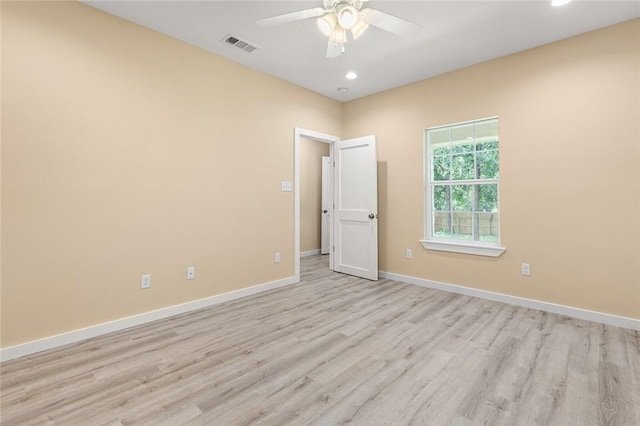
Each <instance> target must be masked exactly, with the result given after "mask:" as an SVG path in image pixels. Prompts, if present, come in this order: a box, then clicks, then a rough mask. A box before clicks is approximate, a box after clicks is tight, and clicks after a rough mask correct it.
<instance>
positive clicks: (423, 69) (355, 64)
mask: <svg viewBox="0 0 640 426" xmlns="http://www.w3.org/2000/svg"><path fill="white" fill-rule="evenodd" d="M84 3H86V4H88V5H91V6H93V7H96V8H98V9H101V10H103V11H105V12H108V13H110V14H113V15H116V16H119V17H122V18H124V19H127V20H129V21H132V22H135V23H137V24H140V25H143V26H145V27H148V28H151V29H154V30H156V31H159V32H161V33H164V34H167V35H169V36H171V37H174V38H176V39H179V40H182V41H184V42H186V43H189V44H192V45H194V46H198V47H200V48H202V49H205V50H207V51H209V52H212V53H215V54H217V55H220V56H223V57H225V58H228V59H230V60H232V61H234V62H237V63H240V64H242V65H245V66H247V67H249V68H253V69H255V70H259V71H262V72H265V73H267V74H270V75H273V76H276V77H279V78H281V79H283V80H287V81H290V82H292V83H295V84H297V85H299V86H302V87H306V88H308V89H310V90H313V91H315V92H318V93H322V94H324V95H326V96H329V97H331V98H334V99H337V100H339V101H349V100H353V99H357V98H360V97H363V96H367V95H370V94H373V93H377V92H380V91H383V90H386V89H390V88H393V87H397V86H401V85H404V84H407V83H410V82H414V81H418V80H422V79H425V78H428V77H433V76H435V75H438V74H443V73H446V72H448V71H452V70H455V69H459V68H462V67H466V66H469V65H472V64H476V63H480V62H484V61H487V60H490V59H493V58H497V57H500V56H504V55H507V54H510V53H514V52H519V51H523V50H526V49H530V48H533V47H536V46H540V45H543V44H547V43H551V42H553V41H556V40H561V39H564V38H567V37H570V36H573V35H576V34H580V33H584V32H587V31H592V30H595V29H598V28H601V27H605V26H608V25H612V24H615V23H619V22H623V21H626V20H629V19H632V18H637V17H640V1H638V0H636V1H612V0H605V1H589V0H574V1H573V2H572V3H569V4H568V5H566V6H563V7H559V8H557V7H551V5H550V1H549V0H535V1H522V0H511V1H478V0H475V1H455V0H454V1H451V0H450V1H415V0H414V1H400V0H395V1H389V0H386V1H385V0H371V1H370V2H368V3H367V6H366V7H369V8H373V9H377V10H380V11H382V12H385V13H388V14H391V15H394V16H397V17H400V18H404V19H407V20H410V21H412V22H414V23H416V24H419V25H421V26H422V29H421V30H420V31H419V32H418V33H417V34H416V35H414V36H412V37H410V38H403V37H400V36H397V35H395V34H391V33H388V32H386V31H384V30H381V29H379V28H374V27H370V28H369V29H368V30H367V31H366V32H365V34H364V35H363V36H362V37H360V38H359V39H358V40H355V41H349V42H348V43H347V44H346V46H345V47H346V53H345V54H344V55H342V56H340V57H337V58H333V59H327V58H326V57H325V53H326V48H327V39H326V37H324V36H323V35H322V34H320V32H319V31H318V29H317V27H316V23H315V19H313V18H312V19H307V20H304V21H298V22H293V23H289V24H284V25H281V26H278V27H272V28H261V27H259V26H257V25H256V24H255V21H256V20H258V19H262V18H267V17H270V16H274V15H278V14H282V13H287V12H293V11H298V10H303V9H308V8H313V7H319V6H322V1H321V0H316V1H307V0H298V1H269V0H261V1H238V0H236V1H215V0H209V1H154V0H143V1H122V0H111V1H84ZM228 34H231V35H233V36H235V37H237V38H240V39H244V40H247V41H249V42H251V43H253V44H255V45H257V46H259V49H257V50H256V51H254V52H253V53H246V52H244V51H241V50H239V49H237V48H234V47H232V46H229V45H228V44H225V43H223V42H222V40H223V39H224V38H225V36H227V35H228ZM350 70H353V71H355V72H357V73H358V75H359V77H358V78H357V79H356V80H353V81H350V80H347V79H346V78H345V74H346V72H347V71H350ZM339 87H346V88H348V92H346V93H340V92H338V90H337V89H338V88H339Z"/></svg>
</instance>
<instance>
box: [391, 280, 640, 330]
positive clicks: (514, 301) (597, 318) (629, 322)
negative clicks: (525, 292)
mask: <svg viewBox="0 0 640 426" xmlns="http://www.w3.org/2000/svg"><path fill="white" fill-rule="evenodd" d="M380 278H386V279H390V280H394V281H400V282H403V283H407V284H414V285H419V286H422V287H428V288H434V289H436V290H442V291H446V292H449V293H457V294H464V295H466V296H473V297H479V298H481V299H487V300H493V301H496V302H502V303H508V304H510V305H516V306H522V307H524V308H530V309H538V310H540V311H545V312H551V313H554V314H559V315H566V316H568V317H573V318H579V319H583V320H587V321H593V322H598V323H601V324H607V325H613V326H616V327H623V328H629V329H631V330H638V331H640V319H634V318H628V317H621V316H618V315H612V314H605V313H602V312H596V311H589V310H587V309H581V308H574V307H571V306H566V305H558V304H556V303H550V302H543V301H541V300H534V299H527V298H524V297H518V296H510V295H508V294H502V293H495V292H492V291H487V290H479V289H477V288H470V287H464V286H460V285H455V284H447V283H441V282H437V281H430V280H425V279H423V278H416V277H411V276H407V275H400V274H394V273H392V272H384V271H380Z"/></svg>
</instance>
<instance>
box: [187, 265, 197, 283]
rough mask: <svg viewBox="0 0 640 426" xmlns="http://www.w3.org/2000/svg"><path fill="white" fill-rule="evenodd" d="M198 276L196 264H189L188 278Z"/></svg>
mask: <svg viewBox="0 0 640 426" xmlns="http://www.w3.org/2000/svg"><path fill="white" fill-rule="evenodd" d="M195 277H196V267H195V266H189V267H188V268H187V279H188V280H192V279H194V278H195Z"/></svg>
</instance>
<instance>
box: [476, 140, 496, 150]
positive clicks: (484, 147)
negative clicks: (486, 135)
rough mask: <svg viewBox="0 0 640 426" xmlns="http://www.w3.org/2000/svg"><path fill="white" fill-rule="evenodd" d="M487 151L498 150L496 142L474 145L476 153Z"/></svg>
mask: <svg viewBox="0 0 640 426" xmlns="http://www.w3.org/2000/svg"><path fill="white" fill-rule="evenodd" d="M488 149H498V141H497V140H495V141H488V142H478V143H477V144H476V151H485V150H488Z"/></svg>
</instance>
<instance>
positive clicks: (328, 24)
mask: <svg viewBox="0 0 640 426" xmlns="http://www.w3.org/2000/svg"><path fill="white" fill-rule="evenodd" d="M337 22H338V18H336V15H334V14H333V13H329V14H328V15H324V16H321V17H319V18H318V20H317V21H316V23H317V24H318V29H319V30H320V32H321V33H322V34H324V35H325V36H327V37H329V36H331V34H332V33H333V29H334V28H335V27H336V23H337Z"/></svg>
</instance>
